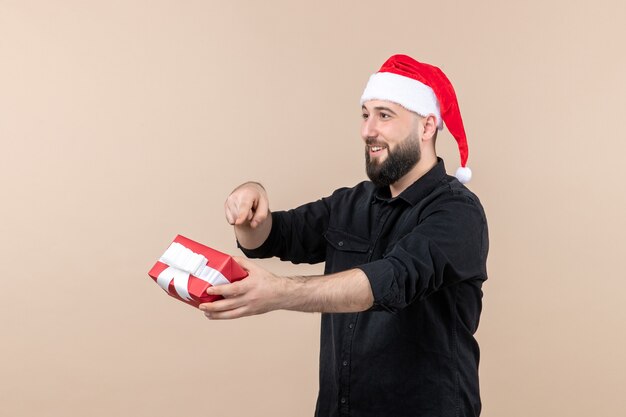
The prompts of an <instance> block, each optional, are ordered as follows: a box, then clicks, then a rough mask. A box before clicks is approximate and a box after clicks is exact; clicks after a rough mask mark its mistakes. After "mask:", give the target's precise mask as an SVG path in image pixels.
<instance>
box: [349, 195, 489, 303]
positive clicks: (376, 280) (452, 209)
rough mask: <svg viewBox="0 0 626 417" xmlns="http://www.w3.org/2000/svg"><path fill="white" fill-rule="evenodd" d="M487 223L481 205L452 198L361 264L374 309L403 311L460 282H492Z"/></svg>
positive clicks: (474, 201)
mask: <svg viewBox="0 0 626 417" xmlns="http://www.w3.org/2000/svg"><path fill="white" fill-rule="evenodd" d="M487 246H488V236H487V223H486V220H485V215H484V212H483V210H482V207H481V206H480V203H479V202H478V201H476V200H474V199H472V198H470V197H468V196H465V195H451V196H449V197H446V198H445V200H444V201H442V202H440V203H438V204H437V205H436V207H434V208H433V209H431V212H430V213H428V214H426V215H425V218H424V219H423V220H422V221H421V222H420V223H419V224H418V225H417V226H416V227H415V228H413V229H412V230H411V232H409V233H408V234H407V235H405V236H404V237H402V238H401V239H400V240H399V241H398V242H397V243H396V244H395V245H393V246H392V247H390V248H389V250H388V251H387V252H386V253H385V254H384V256H383V258H382V259H379V260H376V261H373V262H370V263H367V264H363V265H360V266H358V268H359V269H361V270H362V271H363V272H364V273H365V274H366V275H367V278H368V279H369V281H370V285H371V288H372V292H373V295H374V307H373V308H374V309H380V308H384V309H389V310H395V309H402V308H404V307H406V306H407V305H409V304H411V303H412V302H414V301H416V300H420V299H423V298H425V297H427V296H428V295H429V294H432V293H433V292H434V291H437V290H439V289H441V288H443V287H446V286H449V285H453V284H455V283H458V282H461V281H464V280H471V279H477V280H480V281H483V280H485V279H486V277H487V274H486V266H485V264H486V257H487V251H488V247H487Z"/></svg>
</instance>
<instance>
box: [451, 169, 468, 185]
mask: <svg viewBox="0 0 626 417" xmlns="http://www.w3.org/2000/svg"><path fill="white" fill-rule="evenodd" d="M454 176H455V177H456V179H457V180H459V181H461V184H467V183H468V182H469V181H470V180H471V179H472V170H471V169H469V167H459V169H457V170H456V174H454Z"/></svg>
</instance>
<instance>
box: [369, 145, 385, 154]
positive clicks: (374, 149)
mask: <svg viewBox="0 0 626 417" xmlns="http://www.w3.org/2000/svg"><path fill="white" fill-rule="evenodd" d="M367 149H368V150H369V152H370V153H371V154H376V153H379V152H380V151H382V150H383V149H387V147H386V146H371V145H370V146H368V147H367Z"/></svg>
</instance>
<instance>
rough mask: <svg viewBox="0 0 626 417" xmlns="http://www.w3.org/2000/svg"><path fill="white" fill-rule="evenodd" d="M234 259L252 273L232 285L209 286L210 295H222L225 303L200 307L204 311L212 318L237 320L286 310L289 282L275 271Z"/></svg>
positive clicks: (218, 302)
mask: <svg viewBox="0 0 626 417" xmlns="http://www.w3.org/2000/svg"><path fill="white" fill-rule="evenodd" d="M233 259H234V260H235V261H236V262H237V263H238V264H239V265H241V266H242V267H243V269H245V270H246V271H247V272H248V276H247V277H246V278H244V279H242V280H241V281H237V282H234V283H232V284H224V285H218V286H215V287H209V289H207V294H211V295H221V296H223V297H224V299H223V300H217V301H213V302H212V303H205V304H201V305H200V310H202V311H204V315H205V316H206V317H207V318H209V319H235V318H239V317H245V316H252V315H255V314H262V313H267V312H268V311H272V310H278V309H280V308H283V307H284V306H283V305H282V302H283V301H285V300H286V299H287V298H286V297H285V293H284V290H285V287H286V285H287V281H288V280H287V279H286V278H282V277H277V276H276V275H274V274H272V273H271V272H269V271H267V270H265V269H263V268H261V267H260V266H258V265H256V264H254V263H252V262H250V261H248V260H247V259H245V258H241V257H233Z"/></svg>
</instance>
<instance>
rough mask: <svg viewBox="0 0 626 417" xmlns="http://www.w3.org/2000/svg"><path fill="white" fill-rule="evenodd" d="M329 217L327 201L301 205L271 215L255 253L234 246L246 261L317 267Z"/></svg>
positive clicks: (322, 255)
mask: <svg viewBox="0 0 626 417" xmlns="http://www.w3.org/2000/svg"><path fill="white" fill-rule="evenodd" d="M329 215H330V202H329V198H323V199H320V200H318V201H315V202H312V203H309V204H305V205H302V206H300V207H298V208H295V209H293V210H288V211H277V212H272V230H271V231H270V234H269V236H268V237H267V239H266V240H265V242H263V244H262V245H261V246H260V247H258V248H256V249H252V250H250V249H245V248H243V247H242V246H241V245H240V244H239V242H237V246H238V247H239V248H240V249H241V250H242V252H243V253H244V254H245V255H246V256H247V257H250V258H269V257H273V256H277V257H279V258H280V259H281V260H283V261H290V262H293V263H296V264H297V263H310V264H314V263H318V262H322V261H324V259H325V254H326V240H325V238H324V232H325V231H326V229H327V228H328V219H329Z"/></svg>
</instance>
